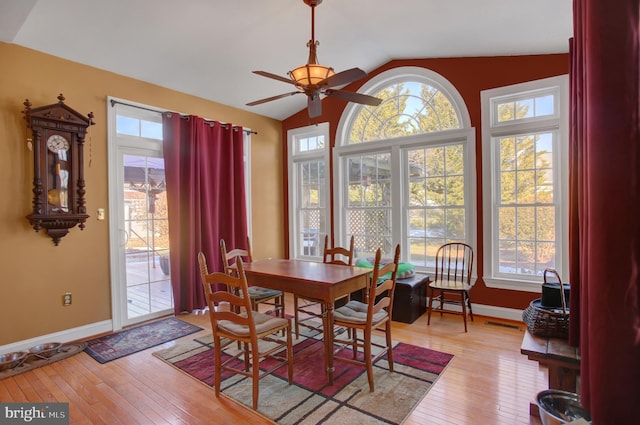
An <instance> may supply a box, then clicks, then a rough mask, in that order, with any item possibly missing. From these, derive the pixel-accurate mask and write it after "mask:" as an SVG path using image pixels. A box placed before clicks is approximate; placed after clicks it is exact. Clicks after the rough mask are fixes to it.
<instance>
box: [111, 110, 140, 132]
mask: <svg viewBox="0 0 640 425" xmlns="http://www.w3.org/2000/svg"><path fill="white" fill-rule="evenodd" d="M116 131H117V132H118V134H127V135H129V136H139V135H140V120H138V119H135V118H130V117H125V116H123V115H117V116H116Z"/></svg>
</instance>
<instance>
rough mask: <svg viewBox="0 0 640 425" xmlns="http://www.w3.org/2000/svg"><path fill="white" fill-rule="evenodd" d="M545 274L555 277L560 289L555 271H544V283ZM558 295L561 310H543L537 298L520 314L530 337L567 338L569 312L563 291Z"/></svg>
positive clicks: (558, 278)
mask: <svg viewBox="0 0 640 425" xmlns="http://www.w3.org/2000/svg"><path fill="white" fill-rule="evenodd" d="M547 274H553V275H555V277H556V279H557V280H558V282H560V287H561V288H562V281H561V280H560V276H558V273H557V272H556V271H555V270H552V269H547V270H545V271H544V281H545V283H546V282H547ZM560 294H561V295H560V298H561V301H562V309H550V308H543V307H542V306H541V301H542V300H541V299H540V298H539V299H537V300H533V301H531V304H529V306H528V307H527V308H526V309H525V310H524V312H522V320H523V322H524V323H525V324H526V325H527V329H529V332H531V334H532V335H535V336H544V337H551V338H563V339H567V338H568V337H569V311H568V310H567V305H566V301H565V298H564V291H560Z"/></svg>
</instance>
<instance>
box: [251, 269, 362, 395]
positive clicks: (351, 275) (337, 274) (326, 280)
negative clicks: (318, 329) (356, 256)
mask: <svg viewBox="0 0 640 425" xmlns="http://www.w3.org/2000/svg"><path fill="white" fill-rule="evenodd" d="M244 271H245V275H246V276H247V282H248V283H249V285H253V286H262V287H264V288H270V289H278V290H280V291H283V292H289V293H292V294H296V295H298V296H301V297H303V298H307V299H314V300H318V301H322V302H323V303H325V304H326V306H327V309H326V314H325V316H324V317H323V324H322V328H323V337H324V346H325V366H326V372H327V377H328V379H329V384H333V372H334V368H333V310H334V303H335V300H336V299H338V298H340V297H343V296H345V295H347V294H350V293H352V292H355V291H358V290H360V289H365V290H366V289H367V288H368V285H367V284H368V282H369V274H370V273H371V269H368V268H364V267H353V266H341V265H336V264H325V263H316V262H311V261H303V260H287V259H266V260H257V261H253V262H251V263H246V264H244Z"/></svg>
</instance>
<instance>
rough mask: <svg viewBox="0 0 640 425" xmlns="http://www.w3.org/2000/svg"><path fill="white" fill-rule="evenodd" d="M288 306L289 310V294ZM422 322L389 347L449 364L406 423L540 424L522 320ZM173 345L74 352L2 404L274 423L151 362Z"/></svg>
mask: <svg viewBox="0 0 640 425" xmlns="http://www.w3.org/2000/svg"><path fill="white" fill-rule="evenodd" d="M287 309H288V311H289V312H291V311H293V310H292V298H291V297H289V294H287ZM180 319H182V320H185V321H188V322H190V323H193V324H195V325H198V326H200V327H202V328H204V330H203V331H200V332H199V333H197V334H192V335H188V336H186V337H184V339H185V340H189V339H193V338H196V337H198V336H202V335H206V334H208V333H210V330H209V329H210V322H209V318H208V316H207V315H181V316H180ZM426 319H427V318H426V315H423V316H422V317H420V318H419V319H418V320H416V321H415V322H414V323H413V324H406V323H397V322H393V332H392V333H393V338H394V340H396V341H401V342H405V343H408V344H413V345H418V346H422V347H426V348H431V349H434V350H438V351H442V352H446V353H450V354H453V355H454V358H453V360H452V361H451V362H450V364H449V365H448V367H447V368H446V370H445V372H444V373H443V374H442V375H441V376H440V377H439V378H438V380H437V381H436V382H435V384H434V385H433V386H432V388H431V390H430V391H429V393H428V394H427V396H426V397H425V398H424V399H423V400H422V401H421V402H420V403H419V405H418V406H416V408H415V410H414V411H413V412H412V413H411V415H410V417H409V418H408V419H407V421H406V422H405V424H406V425H417V424H433V425H439V424H442V425H452V424H454V425H457V424H459V425H467V424H468V425H472V424H473V425H477V424H479V423H482V424H492V425H494V424H497V425H502V424H504V425H513V424H517V425H525V424H526V425H540V421H539V419H538V418H535V417H534V418H531V417H530V416H529V403H530V402H531V401H532V400H533V399H534V397H535V395H536V394H537V392H539V391H541V390H543V389H545V388H546V385H547V372H546V370H545V369H541V368H539V367H538V364H537V363H535V362H532V361H529V360H528V359H527V358H526V356H524V355H522V354H520V344H521V342H522V337H523V332H524V326H523V324H522V323H519V322H510V321H503V320H498V319H493V318H486V317H482V316H476V317H475V321H474V322H470V323H469V324H468V325H469V332H467V333H465V332H464V328H463V325H462V321H461V319H460V317H457V316H447V315H445V316H443V317H442V318H440V317H439V316H438V315H434V316H432V319H431V320H432V321H431V325H430V326H427V324H426V322H427V320H426ZM492 322H498V323H500V324H503V325H506V326H500V325H495V324H493V323H492ZM511 326H517V327H519V329H513V328H511ZM175 343H176V342H168V343H165V344H163V345H161V346H157V347H153V348H150V349H148V350H145V351H141V352H139V353H135V354H132V355H130V356H127V357H123V358H121V359H117V360H114V361H112V362H109V363H106V364H100V363H98V362H96V361H95V360H94V359H93V358H91V357H90V356H89V355H87V354H86V353H79V354H77V355H75V356H73V357H71V358H68V359H65V360H61V361H59V362H56V363H54V364H52V365H49V366H44V367H42V368H39V369H35V370H32V371H29V372H26V373H24V374H22V375H18V376H16V377H13V378H8V379H4V380H2V381H0V400H2V401H34V402H35V401H58V402H69V406H70V415H71V419H70V423H72V424H119V423H122V424H136V423H140V424H164V425H166V424H184V425H200V424H202V425H204V424H210V423H212V421H215V423H222V424H237V423H252V424H270V423H271V422H270V421H268V420H266V419H265V418H263V417H261V416H260V415H257V414H255V413H253V412H252V411H251V410H249V409H247V408H245V407H243V406H240V405H238V404H237V403H235V402H233V401H231V400H229V399H227V398H225V397H221V398H219V399H217V398H216V397H215V394H214V392H213V390H212V389H211V388H210V387H208V386H206V385H204V384H202V383H200V382H198V381H196V380H195V379H193V378H191V377H189V376H187V375H186V374H184V373H182V372H180V371H178V370H177V369H175V368H173V367H171V366H169V365H167V364H166V363H164V362H162V361H161V360H159V359H157V358H156V357H154V356H152V353H153V352H154V351H157V350H160V349H162V348H168V347H171V346H172V345H174V344H175Z"/></svg>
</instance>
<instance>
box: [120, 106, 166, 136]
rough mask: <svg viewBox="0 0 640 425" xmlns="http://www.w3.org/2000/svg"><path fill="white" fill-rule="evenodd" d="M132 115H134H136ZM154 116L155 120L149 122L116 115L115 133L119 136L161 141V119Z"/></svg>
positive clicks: (158, 115) (133, 117)
mask: <svg viewBox="0 0 640 425" xmlns="http://www.w3.org/2000/svg"><path fill="white" fill-rule="evenodd" d="M136 112H137V111H136ZM133 115H136V113H134V114H133ZM156 115H157V117H156V120H149V119H142V118H139V117H135V116H128V115H122V114H121V113H118V115H117V116H116V132H117V133H118V134H121V135H127V136H136V137H144V138H148V139H155V140H162V118H158V117H160V114H156ZM158 119H159V121H158Z"/></svg>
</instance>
